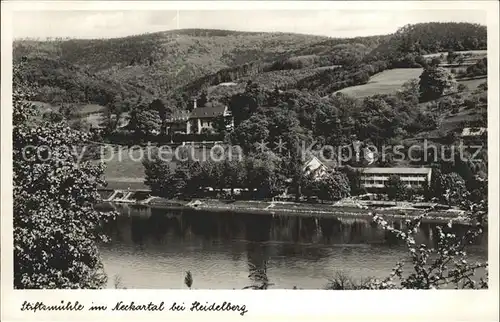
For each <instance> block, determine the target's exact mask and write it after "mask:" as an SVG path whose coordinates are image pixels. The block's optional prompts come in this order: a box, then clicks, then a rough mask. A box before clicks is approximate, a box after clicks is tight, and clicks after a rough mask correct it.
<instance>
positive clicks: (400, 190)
mask: <svg viewBox="0 0 500 322" xmlns="http://www.w3.org/2000/svg"><path fill="white" fill-rule="evenodd" d="M386 189H387V196H388V197H389V198H390V199H391V200H404V199H405V197H406V187H405V185H404V183H403V182H402V181H401V179H400V178H399V176H397V175H392V176H390V177H389V181H388V182H387V186H386Z"/></svg>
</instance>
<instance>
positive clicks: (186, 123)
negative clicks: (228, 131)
mask: <svg viewBox="0 0 500 322" xmlns="http://www.w3.org/2000/svg"><path fill="white" fill-rule="evenodd" d="M221 116H222V117H224V118H227V119H229V120H230V122H229V123H231V125H230V126H232V122H233V121H232V116H231V112H230V111H229V108H228V107H227V105H224V104H218V103H207V104H205V106H202V107H197V106H196V100H195V102H194V108H193V110H192V111H191V112H190V113H189V112H186V111H181V112H176V113H174V114H173V115H172V116H171V117H170V119H168V120H167V127H168V130H169V132H183V133H187V134H191V133H193V134H200V133H201V132H202V131H203V129H209V130H213V128H214V121H215V120H216V119H217V118H218V117H221Z"/></svg>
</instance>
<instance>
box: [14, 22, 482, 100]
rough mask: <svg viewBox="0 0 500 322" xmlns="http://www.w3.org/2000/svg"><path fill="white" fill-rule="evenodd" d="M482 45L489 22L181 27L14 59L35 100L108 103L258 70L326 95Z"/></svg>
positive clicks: (27, 49)
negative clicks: (354, 31) (322, 28)
mask: <svg viewBox="0 0 500 322" xmlns="http://www.w3.org/2000/svg"><path fill="white" fill-rule="evenodd" d="M485 48H486V27H484V26H480V25H475V24H467V23H424V24H417V25H411V26H405V27H403V28H401V29H400V30H398V31H397V32H396V33H395V34H392V35H386V36H373V37H358V38H352V39H337V38H328V37H320V36H312V35H300V34H286V33H256V32H235V31H227V30H201V29H187V30H177V31H167V32H159V33H152V34H143V35H137V36H129V37H124V38H116V39H95V40H77V39H72V40H63V39H54V40H50V41H35V40H19V41H15V42H14V59H15V60H16V61H18V60H20V59H21V58H23V59H24V61H25V65H27V68H26V69H25V70H26V71H29V72H27V73H30V75H25V76H26V77H27V78H29V79H30V81H32V82H33V83H38V85H39V90H38V95H37V97H36V99H37V100H39V101H42V102H47V103H54V102H56V101H61V100H62V101H69V102H81V101H82V100H83V101H84V103H98V104H102V105H106V104H107V103H109V102H110V101H111V100H113V98H114V97H116V96H117V95H118V96H121V97H122V98H123V99H129V98H130V99H132V98H135V97H137V96H143V97H148V96H151V97H163V96H166V95H167V93H172V90H173V89H177V92H178V93H182V94H184V95H186V94H189V95H190V94H196V93H197V92H199V91H200V90H202V89H204V88H206V87H207V86H211V85H215V84H218V83H220V82H227V81H234V80H237V79H245V77H249V76H252V75H253V76H255V75H258V76H262V77H261V79H262V80H263V82H264V83H265V84H264V85H265V86H269V87H270V86H272V87H274V86H275V85H279V87H281V88H282V89H293V88H297V89H307V90H312V91H316V92H319V93H321V94H327V93H331V92H334V91H336V90H339V89H342V88H345V87H349V86H353V85H358V84H362V83H363V82H367V81H368V78H369V76H371V75H373V74H375V73H377V72H380V71H382V70H384V69H387V68H391V67H394V66H396V67H398V66H399V67H401V66H403V67H407V66H408V67H418V66H419V64H421V63H422V62H421V61H419V59H418V58H419V57H418V56H419V55H422V54H427V53H434V52H439V51H448V50H453V51H459V50H477V49H485Z"/></svg>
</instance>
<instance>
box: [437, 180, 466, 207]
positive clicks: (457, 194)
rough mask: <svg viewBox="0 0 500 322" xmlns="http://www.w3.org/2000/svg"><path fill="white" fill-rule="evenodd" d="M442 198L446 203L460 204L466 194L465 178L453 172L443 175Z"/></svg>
mask: <svg viewBox="0 0 500 322" xmlns="http://www.w3.org/2000/svg"><path fill="white" fill-rule="evenodd" d="M443 190H444V195H443V199H444V201H445V202H446V203H447V204H448V205H453V206H458V205H460V204H461V203H462V202H463V201H464V200H465V198H466V197H467V195H468V191H467V186H466V184H465V180H464V179H463V178H462V177H461V176H460V175H459V174H458V173H455V172H451V173H447V174H445V175H444V176H443Z"/></svg>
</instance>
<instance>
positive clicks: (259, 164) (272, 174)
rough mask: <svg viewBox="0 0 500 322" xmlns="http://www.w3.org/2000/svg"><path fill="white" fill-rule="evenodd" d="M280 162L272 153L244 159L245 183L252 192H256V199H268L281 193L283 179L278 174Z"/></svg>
mask: <svg viewBox="0 0 500 322" xmlns="http://www.w3.org/2000/svg"><path fill="white" fill-rule="evenodd" d="M280 161H281V160H280V159H279V158H278V157H277V156H276V155H274V154H273V153H272V152H265V153H258V154H255V155H253V156H249V157H247V158H246V160H245V167H246V171H245V172H246V180H245V182H246V183H247V185H248V187H249V188H250V189H251V190H252V191H253V190H254V189H256V190H257V194H258V197H260V198H268V197H272V196H275V195H276V194H278V193H280V192H281V191H283V188H284V177H283V176H282V175H281V173H280V168H279V165H280Z"/></svg>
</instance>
